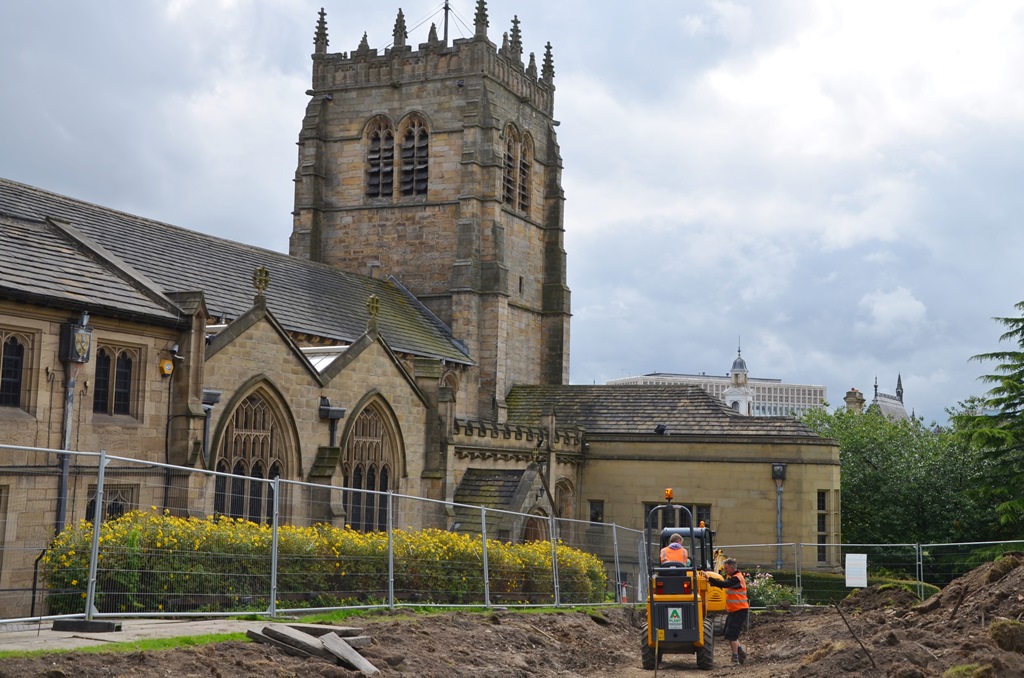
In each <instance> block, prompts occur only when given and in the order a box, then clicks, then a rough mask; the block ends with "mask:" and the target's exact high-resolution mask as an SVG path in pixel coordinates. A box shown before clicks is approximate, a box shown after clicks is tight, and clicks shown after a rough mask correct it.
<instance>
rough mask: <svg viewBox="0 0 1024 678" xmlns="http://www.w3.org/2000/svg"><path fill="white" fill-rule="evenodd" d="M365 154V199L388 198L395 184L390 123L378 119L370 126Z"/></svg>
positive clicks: (392, 130)
mask: <svg viewBox="0 0 1024 678" xmlns="http://www.w3.org/2000/svg"><path fill="white" fill-rule="evenodd" d="M368 141H369V147H368V149H367V154H366V197H368V198H390V197H391V195H392V193H393V192H394V183H395V179H394V177H395V130H394V129H393V128H392V126H391V121H389V120H387V119H384V118H378V119H377V120H374V121H373V122H372V123H371V124H370V130H369V139H368Z"/></svg>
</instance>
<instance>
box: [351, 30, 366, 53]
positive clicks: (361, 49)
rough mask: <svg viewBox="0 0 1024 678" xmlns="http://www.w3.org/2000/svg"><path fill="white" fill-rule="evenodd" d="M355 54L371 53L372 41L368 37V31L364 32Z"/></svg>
mask: <svg viewBox="0 0 1024 678" xmlns="http://www.w3.org/2000/svg"><path fill="white" fill-rule="evenodd" d="M352 53H353V54H369V53H370V41H369V40H367V39H366V33H363V39H362V40H360V41H359V47H357V48H356V50H355V51H354V52H352Z"/></svg>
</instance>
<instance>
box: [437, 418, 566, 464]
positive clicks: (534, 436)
mask: <svg viewBox="0 0 1024 678" xmlns="http://www.w3.org/2000/svg"><path fill="white" fill-rule="evenodd" d="M448 443H449V444H450V445H453V446H454V448H455V455H456V456H457V457H460V458H469V459H493V460H496V461H520V462H529V461H533V460H535V458H536V457H537V456H538V455H541V454H543V455H547V453H548V451H549V450H550V451H551V452H553V453H554V454H555V455H556V459H557V460H558V462H559V463H569V464H578V463H581V462H582V461H583V453H582V450H583V430H582V429H581V428H578V427H566V428H557V429H555V430H554V431H553V432H551V433H550V435H549V432H548V429H546V428H544V427H539V426H522V425H516V424H508V423H497V422H493V421H481V420H473V419H458V418H457V419H455V420H453V422H452V427H451V429H450V431H449V440H448Z"/></svg>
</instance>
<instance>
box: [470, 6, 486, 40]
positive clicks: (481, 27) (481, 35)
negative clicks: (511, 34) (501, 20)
mask: <svg viewBox="0 0 1024 678" xmlns="http://www.w3.org/2000/svg"><path fill="white" fill-rule="evenodd" d="M489 25H490V23H489V22H488V21H487V0H476V16H475V17H473V27H474V28H475V29H476V34H475V37H476V39H478V40H486V39H487V27H488V26H489Z"/></svg>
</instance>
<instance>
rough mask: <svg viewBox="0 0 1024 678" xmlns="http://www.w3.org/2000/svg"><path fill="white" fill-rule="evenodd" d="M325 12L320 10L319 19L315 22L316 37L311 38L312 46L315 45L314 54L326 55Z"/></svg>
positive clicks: (322, 9)
mask: <svg viewBox="0 0 1024 678" xmlns="http://www.w3.org/2000/svg"><path fill="white" fill-rule="evenodd" d="M327 42H328V41H327V12H325V11H324V8H323V7H321V8H320V18H319V19H318V20H317V22H316V35H314V36H313V44H314V45H316V48H315V49H316V51H315V53H316V54H326V53H327Z"/></svg>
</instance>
